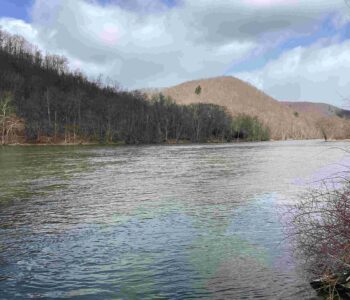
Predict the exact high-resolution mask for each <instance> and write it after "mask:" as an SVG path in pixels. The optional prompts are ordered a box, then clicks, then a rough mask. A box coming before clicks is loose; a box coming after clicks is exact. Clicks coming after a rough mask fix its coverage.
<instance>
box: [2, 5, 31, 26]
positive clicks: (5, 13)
mask: <svg viewBox="0 0 350 300" xmlns="http://www.w3.org/2000/svg"><path fill="white" fill-rule="evenodd" d="M32 5H33V0H1V4H0V17H6V18H14V19H21V20H24V21H27V22H28V21H30V8H31V7H32Z"/></svg>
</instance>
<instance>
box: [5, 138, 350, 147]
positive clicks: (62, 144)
mask: <svg viewBox="0 0 350 300" xmlns="http://www.w3.org/2000/svg"><path fill="white" fill-rule="evenodd" d="M290 141H324V142H341V141H343V142H348V141H350V139H329V140H327V141H325V140H324V139H300V140H299V139H286V140H274V139H271V140H268V141H244V140H235V141H232V142H223V141H208V142H201V143H193V142H190V141H187V140H181V141H178V142H175V141H168V142H163V143H154V144H142V143H140V144H127V143H124V142H119V143H118V142H115V143H99V142H76V143H65V142H59V143H35V142H33V143H9V144H4V145H0V148H1V146H2V147H16V146H19V147H29V146H39V147H43V146H150V145H153V146H155V145H159V146H164V145H200V144H202V145H203V144H204V145H205V144H206V145H216V144H241V143H266V142H290Z"/></svg>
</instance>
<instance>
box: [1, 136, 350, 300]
mask: <svg viewBox="0 0 350 300" xmlns="http://www.w3.org/2000/svg"><path fill="white" fill-rule="evenodd" d="M346 147H347V143H346V142H330V143H325V142H322V141H289V142H263V143H242V144H219V145H174V146H130V147H129V146H122V147H102V146H79V147H75V146H69V147H64V146H60V147H57V146H56V147H54V146H52V147H51V146H26V147H17V146H16V147H3V148H0V299H15V298H16V299H36V298H37V299H40V298H45V299H258V298H260V299H316V298H315V294H314V292H313V291H312V290H311V288H310V287H309V285H308V283H307V282H306V280H305V279H303V278H304V277H303V276H302V275H301V274H300V268H297V267H296V265H297V262H296V261H295V259H293V256H292V255H291V249H290V243H289V241H288V240H286V237H285V232H284V230H283V224H284V223H287V224H288V220H287V219H288V217H287V215H285V214H284V211H285V210H286V209H287V208H288V207H290V206H291V205H293V203H295V201H297V199H298V198H299V197H300V195H301V194H302V193H303V192H305V191H306V190H307V189H308V188H309V187H310V186H313V185H315V184H317V182H318V181H319V180H320V179H322V178H325V177H327V176H330V175H332V174H335V173H336V172H339V171H341V170H342V169H344V166H346V165H350V159H349V155H348V154H347V153H346V152H344V151H342V150H341V148H343V149H344V148H346Z"/></svg>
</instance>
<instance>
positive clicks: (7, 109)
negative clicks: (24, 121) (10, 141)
mask: <svg viewBox="0 0 350 300" xmlns="http://www.w3.org/2000/svg"><path fill="white" fill-rule="evenodd" d="M11 102H12V97H11V95H10V94H5V95H4V96H3V97H2V99H1V100H0V124H1V144H2V145H4V144H5V142H6V137H7V136H8V134H9V132H10V130H9V127H8V126H9V124H8V123H9V120H10V115H11V114H12V113H13V107H12V105H11V104H12V103H11ZM10 127H11V129H12V128H13V126H10Z"/></svg>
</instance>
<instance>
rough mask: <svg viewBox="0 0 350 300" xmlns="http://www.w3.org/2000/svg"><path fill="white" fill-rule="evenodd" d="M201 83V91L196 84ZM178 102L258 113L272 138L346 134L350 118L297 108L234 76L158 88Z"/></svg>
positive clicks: (340, 135) (236, 112) (307, 137)
mask: <svg viewBox="0 0 350 300" xmlns="http://www.w3.org/2000/svg"><path fill="white" fill-rule="evenodd" d="M198 86H200V87H201V92H200V94H196V92H195V90H196V88H197V87H198ZM161 91H162V93H163V94H164V95H166V96H170V97H172V98H173V99H174V100H175V101H176V102H177V103H180V104H190V103H199V102H201V103H214V104H218V105H221V106H224V107H226V108H227V110H228V111H229V112H230V113H231V114H232V115H233V116H234V115H238V114H247V115H251V116H257V117H258V118H259V119H260V120H261V121H262V122H263V123H264V124H265V125H266V126H268V127H269V128H270V130H271V138H272V139H276V140H281V139H311V138H323V137H324V135H325V134H326V135H327V137H328V138H348V134H349V133H350V130H348V129H349V127H350V126H349V125H350V122H349V121H347V120H344V119H342V118H340V117H338V116H335V115H332V116H323V115H322V114H314V113H309V112H307V111H305V112H304V111H300V112H299V111H298V110H297V109H295V108H294V107H289V106H288V105H286V104H283V103H281V102H279V101H277V100H275V99H273V98H272V97H270V96H268V95H267V94H265V93H263V92H262V91H260V90H258V89H257V88H255V87H253V86H252V85H250V84H248V83H246V82H244V81H242V80H239V79H237V78H234V77H217V78H210V79H203V80H194V81H189V82H185V83H182V84H179V85H177V86H174V87H170V88H165V89H163V90H161Z"/></svg>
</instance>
